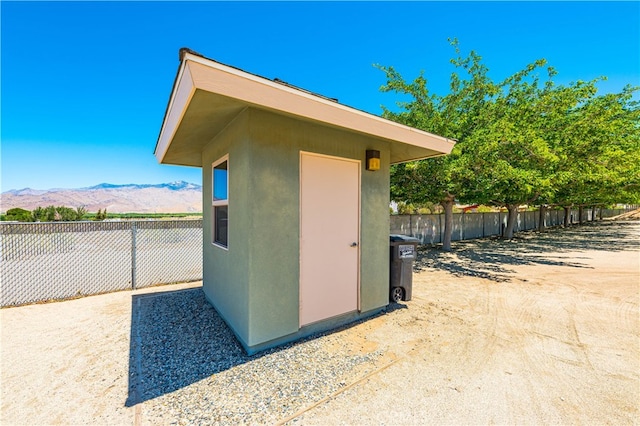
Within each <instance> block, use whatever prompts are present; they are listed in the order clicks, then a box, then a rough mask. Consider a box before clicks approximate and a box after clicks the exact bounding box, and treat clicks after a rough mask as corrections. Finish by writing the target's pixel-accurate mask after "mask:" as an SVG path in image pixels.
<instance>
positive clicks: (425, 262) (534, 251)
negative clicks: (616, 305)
mask: <svg viewBox="0 0 640 426" xmlns="http://www.w3.org/2000/svg"><path fill="white" fill-rule="evenodd" d="M639 228H640V223H639V222H616V221H607V222H598V223H589V224H586V225H582V226H573V227H570V228H565V229H563V228H553V229H548V230H546V231H545V232H542V233H539V232H525V233H520V234H516V235H517V236H516V238H514V239H513V240H510V241H506V240H501V239H498V238H487V239H481V240H467V241H458V242H455V243H453V244H452V248H453V251H452V252H449V253H447V252H443V251H442V250H440V249H439V248H434V247H421V248H420V250H419V251H418V258H417V259H416V262H415V265H414V269H415V270H416V271H421V270H423V269H426V268H436V269H440V270H444V271H447V272H449V273H451V274H453V275H456V276H471V277H477V278H485V279H489V280H491V281H495V282H504V281H509V280H511V279H512V278H513V274H514V273H515V271H514V270H513V269H511V268H510V266H517V265H554V266H567V267H573V268H585V267H586V266H585V264H582V263H580V262H579V257H578V258H577V259H578V261H577V262H576V261H571V262H569V261H566V260H564V259H563V257H562V256H561V254H562V253H563V252H564V253H566V252H581V251H589V250H600V251H613V252H615V251H621V250H638V251H640V238H639V237H638V230H639ZM573 259H576V257H573Z"/></svg>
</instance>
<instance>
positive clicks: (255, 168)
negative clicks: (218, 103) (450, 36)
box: [202, 108, 389, 352]
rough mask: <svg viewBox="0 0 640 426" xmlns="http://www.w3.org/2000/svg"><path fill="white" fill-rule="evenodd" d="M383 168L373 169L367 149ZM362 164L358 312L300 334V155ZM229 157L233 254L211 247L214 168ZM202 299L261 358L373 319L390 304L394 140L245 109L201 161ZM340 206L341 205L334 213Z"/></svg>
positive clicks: (315, 326) (208, 147) (305, 330)
mask: <svg viewBox="0 0 640 426" xmlns="http://www.w3.org/2000/svg"><path fill="white" fill-rule="evenodd" d="M367 149H376V150H378V151H380V153H381V165H382V166H381V170H379V171H376V172H370V171H367V170H365V167H364V162H365V151H366V150H367ZM301 151H306V152H314V153H319V154H325V155H331V156H336V157H343V158H350V159H356V160H360V161H362V167H361V170H362V172H361V173H362V176H361V217H360V233H361V235H360V307H361V309H360V313H355V314H352V315H347V316H345V318H342V319H340V318H338V319H331V320H328V321H326V322H325V323H324V324H317V325H314V326H313V327H308V328H305V329H302V330H300V329H299V327H298V324H299V319H298V312H299V309H298V306H299V249H300V248H299V198H300V196H299V191H300V187H299V186H300V184H299V182H300V181H299V179H300V178H299V176H300V169H299V167H300V166H299V165H300V152H301ZM227 153H228V154H229V247H228V250H224V249H221V248H219V247H216V246H214V245H212V244H211V241H212V234H211V232H212V226H211V224H212V219H211V211H212V210H211V164H212V163H213V162H215V161H216V160H218V159H219V158H221V157H222V156H224V155H226V154H227ZM202 155H203V212H204V213H203V214H204V278H203V280H204V284H203V286H204V291H205V294H206V296H207V298H208V299H209V301H211V303H212V304H213V305H214V306H215V307H216V309H217V310H218V311H219V312H220V313H221V315H222V316H223V317H224V318H225V320H226V321H227V323H228V324H229V325H230V326H231V328H232V329H233V330H234V332H235V333H236V335H237V336H238V338H239V339H240V341H241V342H242V343H243V345H244V346H245V348H246V349H247V350H248V351H249V352H252V351H255V350H259V349H263V348H266V347H269V346H271V345H274V344H278V343H283V342H285V341H288V340H293V339H296V338H299V337H302V336H303V335H306V334H309V333H311V332H313V331H317V330H320V329H323V328H328V327H331V326H334V325H336V324H337V323H339V322H340V321H348V320H353V319H356V318H359V317H361V316H363V315H367V314H370V313H372V312H375V311H377V310H379V309H380V308H383V307H384V306H386V305H387V303H388V297H389V296H388V292H389V284H388V274H389V142H388V141H385V140H380V139H375V138H371V137H368V136H365V135H360V134H355V133H351V132H346V131H344V130H341V129H337V128H332V127H328V126H322V125H319V124H316V123H311V122H305V121H302V120H298V119H295V118H292V117H287V116H282V115H277V114H274V113H271V112H268V111H262V110H256V109H250V108H249V109H246V110H244V112H242V113H241V114H240V115H239V116H238V117H236V119H235V120H234V121H233V122H231V123H230V124H229V125H228V126H227V127H226V128H225V130H224V131H223V132H221V133H220V134H219V135H217V136H216V138H215V139H213V140H212V141H211V142H210V143H209V144H208V145H207V146H206V147H205V149H204V151H203V153H202ZM336 208H338V209H339V208H340V206H336Z"/></svg>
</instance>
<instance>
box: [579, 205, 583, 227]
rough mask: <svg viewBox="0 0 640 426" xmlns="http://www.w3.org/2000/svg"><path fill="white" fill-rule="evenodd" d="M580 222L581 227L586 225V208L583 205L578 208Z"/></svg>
mask: <svg viewBox="0 0 640 426" xmlns="http://www.w3.org/2000/svg"><path fill="white" fill-rule="evenodd" d="M578 222H579V223H580V225H582V224H583V223H584V206H582V205H580V207H578Z"/></svg>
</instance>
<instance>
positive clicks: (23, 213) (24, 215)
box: [5, 207, 33, 222]
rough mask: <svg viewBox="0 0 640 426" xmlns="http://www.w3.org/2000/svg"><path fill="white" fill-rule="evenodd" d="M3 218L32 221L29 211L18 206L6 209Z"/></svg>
mask: <svg viewBox="0 0 640 426" xmlns="http://www.w3.org/2000/svg"><path fill="white" fill-rule="evenodd" d="M5 220H16V221H18V222H32V221H33V220H32V217H31V212H30V211H29V210H25V209H21V208H19V207H16V208H13V209H9V210H7V213H6V215H5Z"/></svg>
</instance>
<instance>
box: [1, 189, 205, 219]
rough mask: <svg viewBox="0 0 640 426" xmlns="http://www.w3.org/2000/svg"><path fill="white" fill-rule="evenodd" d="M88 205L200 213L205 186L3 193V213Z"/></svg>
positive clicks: (120, 210)
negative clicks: (37, 208) (11, 210)
mask: <svg viewBox="0 0 640 426" xmlns="http://www.w3.org/2000/svg"><path fill="white" fill-rule="evenodd" d="M51 205H54V206H67V207H72V208H75V207H79V206H85V208H86V209H87V210H88V211H90V212H96V211H98V209H101V210H104V209H107V211H109V212H111V213H197V212H201V211H202V186H200V185H196V184H194V183H189V182H184V181H177V182H170V183H162V184H156V185H139V184H126V185H114V184H110V183H101V184H99V185H95V186H91V187H88V188H76V189H62V188H54V189H48V190H36V189H31V188H24V189H14V190H11V191H7V192H3V193H2V195H1V200H0V210H1V211H2V212H6V211H7V210H9V209H11V208H14V207H20V208H23V209H27V210H33V209H35V208H36V207H46V206H51Z"/></svg>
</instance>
